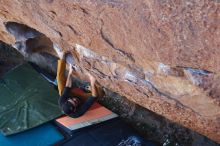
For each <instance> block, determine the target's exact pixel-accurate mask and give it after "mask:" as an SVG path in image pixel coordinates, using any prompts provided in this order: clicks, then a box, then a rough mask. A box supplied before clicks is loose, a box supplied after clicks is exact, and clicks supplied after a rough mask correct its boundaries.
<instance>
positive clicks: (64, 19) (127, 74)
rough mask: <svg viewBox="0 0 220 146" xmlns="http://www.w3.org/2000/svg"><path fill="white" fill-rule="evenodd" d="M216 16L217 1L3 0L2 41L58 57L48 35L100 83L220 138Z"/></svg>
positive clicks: (219, 33) (218, 19) (0, 12)
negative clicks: (69, 52) (70, 53)
mask: <svg viewBox="0 0 220 146" xmlns="http://www.w3.org/2000/svg"><path fill="white" fill-rule="evenodd" d="M219 14H220V3H219V1H217V0H204V1H200V0H198V1H190V0H177V1H171V0H164V1H161V0H149V1H145V0H139V1H130V0H125V1H115V0H108V1H105V0H95V1H90V0H81V1H78V0H71V1H68V0H32V1H24V0H23V1H15V0H11V1H7V0H0V40H2V41H4V42H6V43H8V44H13V45H14V46H15V47H17V48H18V49H19V48H20V51H21V52H22V51H23V50H22V49H26V50H24V51H26V52H29V54H31V52H33V53H34V52H47V53H51V54H53V55H55V52H54V51H53V47H52V45H51V42H50V41H49V40H47V38H49V39H50V40H51V41H52V44H53V46H54V47H55V48H58V49H60V50H69V51H71V52H72V53H73V55H74V56H75V58H76V59H75V62H76V64H77V65H78V66H79V71H80V70H82V69H86V70H88V71H89V72H90V73H91V74H93V75H94V76H95V77H96V78H97V80H98V82H99V83H100V84H101V85H103V86H104V87H106V88H109V89H111V90H112V91H115V92H117V93H119V94H121V95H123V96H126V97H127V98H128V99H129V100H131V101H133V102H135V103H137V104H139V105H141V106H143V107H145V108H147V109H149V110H151V111H153V112H156V113H158V114H160V115H162V116H164V117H166V118H168V119H170V120H171V121H174V122H177V123H179V124H181V125H183V126H185V127H188V128H190V129H193V130H195V131H197V132H199V133H201V134H203V135H205V136H207V137H209V138H210V139H212V140H214V141H216V142H218V143H220V130H219V129H220V84H219V83H220V57H219V54H220V29H219V27H220V16H219ZM11 24H13V27H11ZM23 24H25V26H26V27H25V26H24V25H23ZM28 27H30V28H34V29H36V30H34V31H33V30H32V29H28ZM10 28H13V29H12V30H13V31H15V32H12V31H11V29H10ZM16 34H18V35H16ZM42 38H43V39H42ZM30 44H31V45H30ZM39 44H43V46H42V45H39ZM51 48H52V49H51ZM27 50H28V51H27ZM24 51H23V52H24ZM24 55H25V54H24ZM146 118H147V117H146Z"/></svg>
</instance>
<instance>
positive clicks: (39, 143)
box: [0, 123, 64, 146]
mask: <svg viewBox="0 0 220 146" xmlns="http://www.w3.org/2000/svg"><path fill="white" fill-rule="evenodd" d="M63 138H64V137H63V135H62V134H61V133H59V131H58V130H57V129H56V128H55V127H54V126H53V125H52V124H50V123H47V124H44V125H41V126H39V127H36V128H33V129H31V130H27V131H25V132H22V133H19V134H15V135H11V136H7V137H5V136H3V135H2V134H0V145H1V146H48V145H53V144H55V143H57V142H58V141H60V140H63Z"/></svg>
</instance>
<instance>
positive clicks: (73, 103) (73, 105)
mask: <svg viewBox="0 0 220 146" xmlns="http://www.w3.org/2000/svg"><path fill="white" fill-rule="evenodd" d="M79 104H80V100H79V99H78V98H69V99H68V100H67V101H66V102H65V103H64V104H63V105H62V110H63V112H64V113H65V114H66V115H68V116H70V117H72V116H71V115H72V114H73V113H74V112H76V110H77V108H78V106H79Z"/></svg>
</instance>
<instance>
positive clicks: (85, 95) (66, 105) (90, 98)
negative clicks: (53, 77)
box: [57, 53, 103, 118]
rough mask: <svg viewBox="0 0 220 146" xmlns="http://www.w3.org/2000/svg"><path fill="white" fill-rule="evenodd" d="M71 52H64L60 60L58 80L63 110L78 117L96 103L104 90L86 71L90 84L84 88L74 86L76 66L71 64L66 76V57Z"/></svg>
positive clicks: (60, 104)
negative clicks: (73, 79)
mask: <svg viewBox="0 0 220 146" xmlns="http://www.w3.org/2000/svg"><path fill="white" fill-rule="evenodd" d="M67 55H70V53H63V54H62V55H61V59H60V60H58V68H57V82H58V90H59V95H60V98H59V101H58V102H59V106H60V108H61V109H62V110H63V112H64V113H65V114H66V115H68V116H70V117H72V118H77V117H80V116H81V115H83V114H84V113H85V112H86V111H87V110H88V109H89V108H90V107H91V105H92V104H93V103H94V101H95V100H96V98H97V97H101V96H102V94H103V92H102V91H101V88H100V87H99V86H98V85H96V80H95V78H94V77H93V76H92V75H91V74H89V73H88V72H87V73H86V75H87V77H88V78H89V80H90V85H88V86H86V88H84V89H83V90H82V89H80V88H73V87H72V76H73V77H75V78H76V77H78V74H77V72H76V70H75V69H76V68H75V67H74V66H72V65H71V64H69V66H70V67H69V73H68V76H67V79H66V78H65V68H66V57H67Z"/></svg>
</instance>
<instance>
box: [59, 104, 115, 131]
mask: <svg viewBox="0 0 220 146" xmlns="http://www.w3.org/2000/svg"><path fill="white" fill-rule="evenodd" d="M116 117H118V115H117V114H115V113H113V112H112V111H110V110H108V109H107V108H105V107H104V106H102V105H100V104H99V103H97V102H95V103H94V104H93V105H92V106H91V107H90V108H89V110H88V111H87V112H86V113H85V114H84V115H82V116H80V117H78V118H71V117H68V116H62V117H60V118H57V119H56V120H55V121H56V123H57V124H58V126H61V128H63V129H64V131H66V132H67V133H72V132H74V131H76V130H77V129H81V128H84V127H87V126H91V125H94V124H98V123H101V122H104V121H108V120H110V119H114V118H116Z"/></svg>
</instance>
